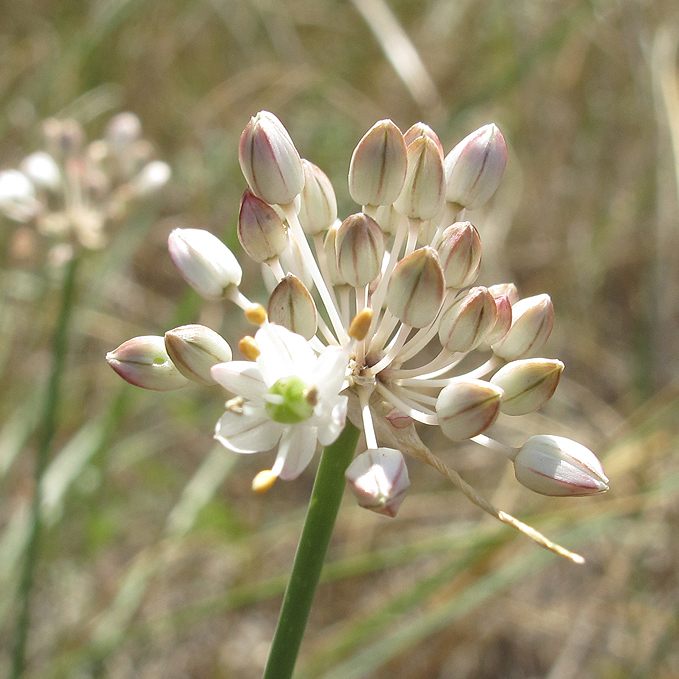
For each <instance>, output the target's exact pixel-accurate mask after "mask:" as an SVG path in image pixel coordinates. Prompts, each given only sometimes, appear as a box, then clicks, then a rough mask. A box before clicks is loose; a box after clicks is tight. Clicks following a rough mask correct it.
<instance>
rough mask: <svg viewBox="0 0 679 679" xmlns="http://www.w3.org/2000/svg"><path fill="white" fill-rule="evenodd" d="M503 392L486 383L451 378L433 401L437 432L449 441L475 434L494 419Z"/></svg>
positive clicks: (460, 439)
mask: <svg viewBox="0 0 679 679" xmlns="http://www.w3.org/2000/svg"><path fill="white" fill-rule="evenodd" d="M502 396H503V391H502V389H500V387H496V386H495V385H494V384H490V382H486V381H484V380H476V379H469V378H464V377H459V378H453V379H451V381H450V384H448V386H447V387H444V388H443V389H442V390H441V393H440V394H439V397H438V400H437V401H436V415H437V416H438V419H439V425H440V427H441V431H442V432H443V433H444V434H445V435H446V436H447V437H448V438H449V439H451V440H453V441H462V440H464V439H469V438H472V437H473V436H477V435H478V434H480V433H481V432H482V431H484V430H486V429H487V428H488V427H490V425H491V424H493V422H495V420H496V418H497V416H498V413H499V412H500V404H501V402H502Z"/></svg>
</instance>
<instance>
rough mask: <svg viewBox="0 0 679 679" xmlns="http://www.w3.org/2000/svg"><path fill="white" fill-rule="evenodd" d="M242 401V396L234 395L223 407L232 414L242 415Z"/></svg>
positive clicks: (243, 401) (243, 400)
mask: <svg viewBox="0 0 679 679" xmlns="http://www.w3.org/2000/svg"><path fill="white" fill-rule="evenodd" d="M244 403H245V399H244V398H243V397H242V396H235V397H234V398H231V399H229V400H228V401H227V402H226V404H225V408H226V410H228V411H229V412H230V413H233V414H234V415H242V414H243V404H244Z"/></svg>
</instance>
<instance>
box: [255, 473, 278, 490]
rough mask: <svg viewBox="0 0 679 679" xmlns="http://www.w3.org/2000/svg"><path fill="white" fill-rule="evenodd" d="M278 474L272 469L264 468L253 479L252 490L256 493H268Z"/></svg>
mask: <svg viewBox="0 0 679 679" xmlns="http://www.w3.org/2000/svg"><path fill="white" fill-rule="evenodd" d="M277 478H278V476H277V475H276V474H274V473H273V472H272V471H271V469H262V471H261V472H259V474H257V475H256V476H255V478H254V479H252V490H253V491H254V492H255V493H266V491H267V490H269V489H270V488H271V487H272V486H273V484H274V483H276V479H277Z"/></svg>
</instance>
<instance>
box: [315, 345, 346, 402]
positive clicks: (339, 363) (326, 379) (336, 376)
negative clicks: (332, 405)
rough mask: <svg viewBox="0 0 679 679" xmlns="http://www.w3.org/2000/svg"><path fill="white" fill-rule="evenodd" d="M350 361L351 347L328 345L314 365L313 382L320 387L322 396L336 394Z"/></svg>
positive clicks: (326, 396)
mask: <svg viewBox="0 0 679 679" xmlns="http://www.w3.org/2000/svg"><path fill="white" fill-rule="evenodd" d="M348 363H349V347H326V348H325V349H323V351H322V352H321V354H320V356H319V357H318V359H317V361H316V365H315V366H314V371H313V372H314V376H313V379H312V384H314V385H316V387H317V388H318V390H319V392H320V394H321V398H329V397H332V396H336V395H337V393H338V392H339V390H340V389H341V388H342V383H343V382H344V378H345V376H346V372H347V365H348Z"/></svg>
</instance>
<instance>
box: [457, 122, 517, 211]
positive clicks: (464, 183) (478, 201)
mask: <svg viewBox="0 0 679 679" xmlns="http://www.w3.org/2000/svg"><path fill="white" fill-rule="evenodd" d="M444 165H445V169H446V200H447V201H448V202H450V203H455V204H457V205H460V206H462V207H464V208H467V209H468V210H473V209H474V208H476V207H479V206H480V205H483V204H484V203H485V202H486V201H487V200H488V199H489V198H490V197H491V196H492V195H493V194H494V193H495V190H496V189H497V187H498V186H499V184H500V180H501V179H502V175H503V174H504V171H505V166H506V165H507V145H506V144H505V140H504V137H503V136H502V133H501V132H500V130H499V128H498V127H497V125H495V124H492V123H491V124H490V125H484V126H483V127H480V128H479V129H478V130H476V131H475V132H472V133H471V134H470V135H468V136H467V137H465V138H464V139H463V140H462V141H461V142H460V143H459V144H458V145H457V146H456V147H455V148H454V149H453V150H452V151H451V152H450V153H449V154H448V155H447V156H446V158H445V161H444Z"/></svg>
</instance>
